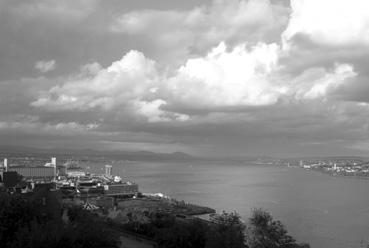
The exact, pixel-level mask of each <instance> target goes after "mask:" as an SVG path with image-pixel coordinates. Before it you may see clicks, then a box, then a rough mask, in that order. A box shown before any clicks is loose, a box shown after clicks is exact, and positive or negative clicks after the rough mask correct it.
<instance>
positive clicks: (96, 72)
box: [0, 0, 369, 156]
mask: <svg viewBox="0 0 369 248" xmlns="http://www.w3.org/2000/svg"><path fill="white" fill-rule="evenodd" d="M368 7H369V3H368V2H367V1H365V0H354V1H347V0H341V1H333V0H326V1H324V2H323V1H318V0H299V1H298V0H291V1H286V0H280V1H279V0H270V1H269V0H249V1H246V0H228V1H226V0H213V1H210V0H202V1H194V0H191V1H177V0H175V1H174V0H157V1H150V0H140V1H133V0H129V1H128V0H127V1H113V0H112V1H99V0H76V1H66V0H62V1H60V0H59V1H57V0H49V1H46V0H45V1H44V0H41V1H10V0H0V37H1V38H0V145H1V146H4V145H9V146H28V147H35V148H58V149H62V148H68V149H95V150H126V151H127V150H128V151H135V150H148V151H154V152H163V153H171V152H176V151H182V152H186V153H189V154H193V155H206V156H220V155H223V156H233V155H234V156H240V155H254V154H257V155H262V154H264V155H271V156H311V155H317V156H331V155H366V154H367V153H368V149H369V132H368V129H369V98H368V95H369V94H368V93H369V85H368V83H367V81H368V75H369V74H368V71H367V68H368V64H369V59H368V58H369V57H368V54H369V13H367V11H366V10H367V9H368Z"/></svg>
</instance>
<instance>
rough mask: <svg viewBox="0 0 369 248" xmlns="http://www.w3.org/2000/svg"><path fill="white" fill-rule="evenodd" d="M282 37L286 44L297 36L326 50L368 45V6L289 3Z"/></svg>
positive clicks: (360, 1) (306, 0)
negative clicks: (324, 47)
mask: <svg viewBox="0 0 369 248" xmlns="http://www.w3.org/2000/svg"><path fill="white" fill-rule="evenodd" d="M291 8H292V12H291V17H290V20H289V23H288V27H287V29H286V30H285V31H284V33H283V39H284V42H285V43H286V44H288V43H290V42H291V41H292V40H293V39H295V38H297V37H298V36H304V37H306V38H307V39H309V40H310V41H312V42H313V43H316V44H319V45H326V46H355V45H368V44H369V13H368V11H367V9H368V8H369V2H368V1H366V0H354V1H349V0H340V1H336V0H325V1H319V0H292V1H291Z"/></svg>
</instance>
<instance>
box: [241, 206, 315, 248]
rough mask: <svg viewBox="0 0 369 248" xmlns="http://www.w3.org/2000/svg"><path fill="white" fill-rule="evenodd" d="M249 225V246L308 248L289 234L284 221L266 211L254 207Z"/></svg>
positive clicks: (253, 247) (259, 247)
mask: <svg viewBox="0 0 369 248" xmlns="http://www.w3.org/2000/svg"><path fill="white" fill-rule="evenodd" d="M249 222H250V223H249V225H248V227H247V231H246V232H247V235H246V236H247V238H246V243H247V246H248V247H249V248H280V247H283V248H303V247H305V248H308V247H309V245H308V244H298V243H296V240H295V239H294V238H292V237H291V236H290V235H288V233H287V230H286V229H285V228H284V226H283V225H282V223H281V222H280V221H278V220H274V219H273V217H272V216H271V215H270V214H269V213H268V212H266V211H264V210H261V209H254V210H253V213H252V217H251V218H250V220H249Z"/></svg>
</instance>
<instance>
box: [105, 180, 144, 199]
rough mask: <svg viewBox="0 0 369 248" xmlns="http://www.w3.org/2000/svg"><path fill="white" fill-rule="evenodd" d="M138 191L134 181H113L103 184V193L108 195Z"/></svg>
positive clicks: (130, 193)
mask: <svg viewBox="0 0 369 248" xmlns="http://www.w3.org/2000/svg"><path fill="white" fill-rule="evenodd" d="M137 193H138V185H137V184H135V183H130V182H127V183H114V184H109V185H105V194H106V195H108V196H131V195H135V194H137Z"/></svg>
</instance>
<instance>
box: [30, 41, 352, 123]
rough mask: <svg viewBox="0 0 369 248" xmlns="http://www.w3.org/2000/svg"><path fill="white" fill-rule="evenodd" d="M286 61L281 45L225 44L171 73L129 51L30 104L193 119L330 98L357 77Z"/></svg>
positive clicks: (345, 69) (341, 68)
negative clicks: (293, 70)
mask: <svg viewBox="0 0 369 248" xmlns="http://www.w3.org/2000/svg"><path fill="white" fill-rule="evenodd" d="M280 56H281V49H280V47H279V45H277V44H275V43H272V44H265V43H259V44H257V45H255V46H251V47H250V46H248V45H246V44H241V45H238V46H235V47H234V48H233V49H228V48H227V46H226V45H225V44H224V43H220V44H219V45H218V46H217V47H215V48H214V49H212V50H211V51H210V52H209V53H208V54H207V55H205V56H204V57H197V58H191V59H188V60H187V62H186V63H185V64H184V65H182V66H180V67H179V68H178V69H176V70H174V71H172V72H168V71H167V70H163V69H160V68H161V67H162V66H160V65H158V63H157V62H155V61H153V60H151V59H148V58H146V57H145V56H144V54H143V53H141V52H138V51H130V52H128V53H127V54H126V55H124V56H123V57H122V59H120V60H118V61H115V62H113V63H112V64H111V65H110V66H109V67H107V68H102V67H101V66H100V65H98V64H88V65H86V66H83V67H82V69H81V71H80V73H79V74H77V75H75V76H73V77H70V78H69V79H67V80H66V83H64V84H62V85H57V86H55V87H53V88H51V89H49V90H48V91H44V92H41V94H40V96H39V98H38V99H37V100H36V101H33V102H32V103H31V105H32V106H33V107H36V108H40V109H44V110H48V111H77V112H89V111H100V112H107V113H120V114H121V113H125V114H127V115H129V116H132V117H135V118H144V119H146V120H147V121H148V122H169V121H189V120H190V119H191V116H193V115H196V110H205V109H206V112H208V113H209V112H219V111H221V112H222V111H228V112H229V111H230V112H237V111H242V108H253V107H260V106H270V105H275V104H277V103H278V102H280V101H300V100H306V101H308V100H315V99H322V100H326V99H328V98H329V97H330V94H331V92H333V91H334V90H336V89H337V88H339V87H341V86H342V85H344V84H347V83H348V82H349V79H353V78H355V77H356V76H357V73H356V72H355V71H354V68H353V66H352V65H349V64H335V65H334V68H333V69H325V68H319V67H318V68H311V69H307V70H305V71H304V72H303V73H302V74H300V75H298V76H297V77H293V76H290V75H284V74H283V70H281V66H280V64H279V63H278V61H279V57H280ZM185 109H187V111H184V110H185ZM189 110H191V111H189Z"/></svg>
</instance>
